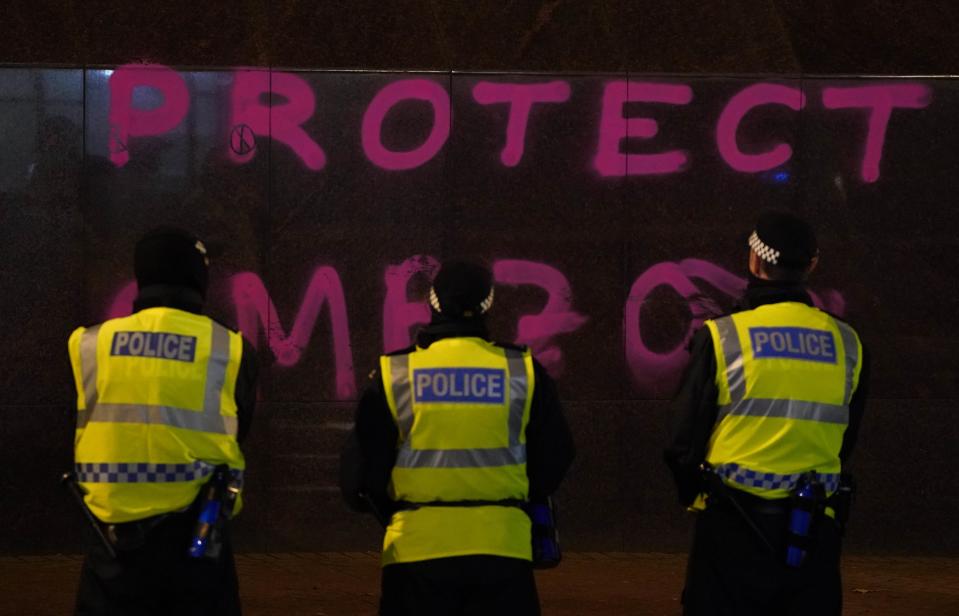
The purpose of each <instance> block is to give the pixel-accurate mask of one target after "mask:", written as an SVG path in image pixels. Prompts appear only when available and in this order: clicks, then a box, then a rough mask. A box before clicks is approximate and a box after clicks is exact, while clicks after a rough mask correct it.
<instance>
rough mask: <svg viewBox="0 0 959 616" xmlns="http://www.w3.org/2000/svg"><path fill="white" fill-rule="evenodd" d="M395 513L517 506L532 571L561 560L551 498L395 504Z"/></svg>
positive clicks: (550, 565) (553, 504) (561, 555)
mask: <svg viewBox="0 0 959 616" xmlns="http://www.w3.org/2000/svg"><path fill="white" fill-rule="evenodd" d="M395 505H396V511H415V510H417V509H420V508H422V507H516V508H517V509H520V510H521V511H523V512H524V513H526V515H527V516H529V519H530V523H531V526H530V536H531V540H532V560H533V568H534V569H552V568H553V567H556V566H558V565H559V563H560V561H561V560H562V559H563V554H562V550H561V549H560V544H559V530H558V529H557V527H556V505H555V503H554V502H553V499H552V498H551V497H549V498H547V499H546V500H545V502H540V501H524V500H520V499H516V498H506V499H502V500H459V501H429V502H425V503H413V502H409V501H396V503H395Z"/></svg>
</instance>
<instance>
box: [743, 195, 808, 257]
mask: <svg viewBox="0 0 959 616" xmlns="http://www.w3.org/2000/svg"><path fill="white" fill-rule="evenodd" d="M749 247H750V248H752V249H753V251H754V252H755V253H756V254H757V255H758V256H759V258H760V259H762V260H763V261H764V262H766V263H769V264H771V265H777V266H780V267H785V268H789V269H803V268H806V267H808V266H809V264H810V263H812V260H813V259H814V258H815V257H816V255H818V254H819V248H818V246H817V242H816V234H815V232H814V231H813V229H812V227H811V226H809V223H807V222H806V221H805V220H803V219H802V218H800V217H798V216H796V215H795V214H793V213H792V212H789V211H786V210H767V211H765V212H763V213H762V214H760V216H759V219H758V220H757V221H756V227H755V229H754V230H753V232H752V234H751V235H750V236H749Z"/></svg>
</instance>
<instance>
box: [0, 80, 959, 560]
mask: <svg viewBox="0 0 959 616" xmlns="http://www.w3.org/2000/svg"><path fill="white" fill-rule="evenodd" d="M957 104H959V82H957V81H955V80H950V79H936V78H922V79H913V78H884V79H878V78H877V79H870V78H810V77H804V78H802V79H798V78H797V79H789V78H770V79H765V80H763V79H757V78H746V77H737V76H713V77H693V76H682V75H676V76H662V75H659V76H644V75H637V74H625V73H623V74H615V73H613V74H601V75H600V74H582V75H571V74H556V75H549V74H528V75H521V74H478V73H448V72H446V73H422V74H416V73H369V72H367V73H363V72H322V71H295V72H294V71H277V70H274V71H269V70H265V69H264V70H261V69H235V70H231V69H224V70H179V69H175V68H170V67H165V66H159V65H150V64H130V65H125V66H121V67H115V68H110V69H87V70H81V69H54V68H33V67H31V68H0V135H2V136H3V140H4V148H3V150H2V151H0V246H2V249H3V258H2V259H0V272H2V281H3V282H2V290H3V294H2V298H0V305H2V311H0V314H2V315H3V325H4V327H3V328H2V329H0V339H2V347H0V348H3V349H4V356H3V358H2V359H0V383H2V388H0V443H2V446H0V502H2V506H0V552H3V553H24V552H26V553H29V552H45V551H71V550H75V549H76V547H77V540H76V537H77V534H78V528H79V525H80V523H81V522H80V519H79V516H78V515H77V514H76V512H75V511H74V510H73V509H72V505H71V503H70V502H69V501H68V500H67V498H66V497H65V495H63V494H61V491H60V488H59V487H58V485H57V477H58V474H59V472H62V470H64V469H66V468H67V467H69V465H70V462H71V455H72V449H71V446H72V427H73V415H74V412H75V411H74V408H73V404H74V398H75V395H74V393H73V391H72V381H71V376H70V373H69V366H68V361H67V355H66V339H67V336H68V335H69V333H70V331H71V330H72V329H73V328H74V327H76V326H77V325H81V324H91V323H94V322H98V321H102V320H104V319H105V318H108V317H110V316H118V315H121V314H125V313H127V312H128V311H129V310H130V304H131V301H132V298H133V295H134V293H135V287H134V286H133V285H132V263H131V255H132V248H133V244H134V242H135V239H136V238H137V237H138V236H139V235H140V234H141V233H143V232H144V231H145V230H147V229H149V228H151V227H153V226H156V225H159V224H177V225H180V226H185V227H188V228H190V229H192V230H194V231H195V232H196V233H198V234H200V235H201V236H202V237H204V238H205V239H206V242H207V245H208V247H209V248H210V253H211V256H212V259H213V271H212V286H211V302H210V312H211V314H213V315H214V316H216V317H217V318H219V319H220V320H222V321H223V322H225V323H228V324H231V325H233V326H235V327H237V328H239V329H241V330H242V332H243V334H244V335H245V336H247V337H248V338H249V339H250V340H251V341H252V342H254V343H255V344H256V346H257V348H258V351H259V359H260V367H261V381H260V386H259V397H260V402H259V407H258V410H257V416H256V418H255V421H254V427H253V432H252V434H251V437H250V439H249V441H248V442H247V443H246V446H245V449H246V451H247V455H248V461H249V469H250V470H249V473H248V486H247V499H246V502H247V507H246V509H245V511H244V513H243V515H242V517H241V518H240V520H239V521H238V524H237V528H236V532H237V535H238V541H239V544H240V548H241V549H256V550H272V551H302V550H333V549H336V550H358V549H375V548H376V546H377V544H378V542H379V535H378V531H377V527H376V525H375V523H374V522H373V521H372V520H371V519H368V518H364V517H362V516H358V515H353V514H350V513H348V512H347V511H346V510H345V508H344V506H343V505H342V504H341V503H340V500H339V494H338V490H337V488H336V478H337V455H338V451H339V447H340V444H341V442H342V440H343V439H344V437H345V434H346V430H347V429H348V428H349V426H350V422H351V419H352V410H353V406H354V404H355V400H356V398H357V396H358V393H359V392H360V391H361V390H362V388H363V387H364V386H365V383H366V381H367V376H366V375H367V374H368V372H369V371H370V370H371V369H372V368H373V367H374V366H375V365H376V357H377V355H378V354H380V353H382V352H383V351H385V350H392V349H395V348H399V347H403V346H406V345H408V344H409V343H410V341H411V336H412V334H413V333H414V332H415V329H416V327H417V326H419V325H420V324H422V323H423V322H424V321H425V320H426V319H427V318H428V310H427V308H426V292H427V290H428V288H429V279H430V276H431V275H433V274H434V273H435V271H436V269H437V267H438V266H439V264H440V263H441V262H442V260H443V259H444V258H449V257H453V256H461V255H472V256H475V257H479V258H482V259H486V260H488V261H489V263H490V264H491V266H492V267H493V270H494V275H495V279H496V283H497V294H496V306H495V308H494V311H493V314H492V318H491V328H492V330H493V332H494V334H495V335H496V336H497V337H499V338H501V339H503V340H505V341H512V342H518V343H523V344H528V345H530V346H531V347H532V348H533V350H534V353H535V354H536V356H537V357H538V358H539V360H540V361H541V362H542V363H543V364H544V365H545V366H546V367H547V368H548V369H549V370H550V372H551V373H552V374H553V375H554V376H555V377H556V378H557V379H558V382H559V387H560V392H561V395H562V397H563V399H564V401H565V403H566V412H567V415H568V418H569V421H570V423H571V425H572V426H573V429H574V432H575V436H576V439H577V444H578V448H579V457H578V459H577V461H576V464H575V466H574V468H573V470H572V471H571V473H570V476H569V478H568V480H567V481H566V483H565V485H564V487H563V488H562V491H561V494H560V502H561V503H562V525H563V536H564V540H565V542H566V545H567V546H568V547H569V548H570V549H578V550H613V551H618V550H627V551H648V550H679V549H683V548H684V547H685V546H686V543H687V540H688V535H687V531H688V523H689V518H688V517H686V515H685V514H684V512H683V511H682V510H681V509H680V508H679V507H678V506H677V505H676V502H675V496H674V489H673V487H672V485H671V481H670V478H669V475H668V473H667V471H666V468H665V466H664V465H663V463H662V462H661V451H662V448H663V445H664V443H665V433H666V423H667V404H668V399H669V397H670V396H671V395H672V394H673V392H674V391H675V388H676V385H677V383H678V380H679V378H680V376H681V374H682V371H683V368H684V366H685V364H686V361H687V354H686V352H685V343H686V341H688V339H689V336H690V335H691V334H692V332H693V331H694V330H695V329H696V328H697V327H699V326H700V325H701V323H702V321H703V319H705V318H709V317H710V316H716V315H718V314H722V313H723V312H726V311H729V310H730V309H731V308H732V306H733V304H734V302H735V299H736V297H737V296H738V295H739V294H740V293H741V291H742V289H743V287H744V284H745V280H744V276H745V258H746V253H747V247H746V237H747V235H748V233H749V231H750V230H751V228H750V227H751V223H752V221H753V220H754V219H755V216H756V214H757V213H758V212H759V211H760V210H761V209H762V208H764V207H767V206H780V207H787V208H790V209H792V210H794V211H796V212H797V213H800V214H802V215H804V216H806V217H808V218H809V219H811V220H813V221H815V224H816V226H817V229H818V232H819V235H820V243H821V252H822V262H821V267H820V270H819V271H818V272H817V274H816V275H815V276H814V278H813V281H812V290H813V291H814V292H815V294H816V299H817V302H818V303H819V305H820V306H822V307H823V308H825V309H827V310H830V311H832V312H834V313H835V314H838V315H841V316H843V317H845V318H846V319H847V320H849V321H850V322H851V323H852V324H854V325H855V326H856V327H857V328H858V329H859V331H860V332H861V334H862V337H863V340H864V341H865V343H866V344H867V345H868V347H869V348H870V350H871V353H872V359H873V382H872V387H871V400H870V404H869V408H868V411H867V412H868V416H867V417H866V418H865V421H864V425H863V432H862V434H861V438H860V446H859V449H858V451H857V452H856V454H855V457H854V467H855V470H856V471H857V473H858V475H859V481H860V485H861V494H860V497H859V500H858V502H857V505H856V511H855V513H854V516H855V518H854V522H853V526H852V529H851V535H850V538H849V542H850V547H851V548H853V549H857V550H860V551H863V550H878V551H891V552H899V551H912V552H923V553H948V552H952V553H955V552H956V550H957V549H959V538H957V534H956V533H955V532H948V531H944V530H943V529H949V528H950V525H951V524H952V523H953V521H954V520H955V518H956V516H957V515H959V496H957V494H959V489H957V488H959V485H957V483H959V482H957V480H956V478H955V475H954V473H952V471H951V465H950V463H951V461H952V454H953V453H954V451H955V449H956V445H957V443H959V438H957V429H956V421H955V418H954V408H955V405H956V400H957V398H959V359H957V354H956V349H957V348H959V344H957V342H959V336H957V334H956V329H955V328H954V327H953V326H952V317H953V316H954V315H955V314H956V313H957V308H959V285H957V284H956V271H957V265H959V257H957V249H959V236H957V234H956V229H957V224H959V213H957V209H956V207H955V198H956V197H955V195H956V194H957V192H959V175H957V174H956V172H955V167H956V163H955V161H956V154H955V153H956V151H957V149H959V137H957V135H959V116H957V114H956V108H957ZM904 520H905V521H908V523H905V524H904V523H903V521H904ZM920 521H921V523H920Z"/></svg>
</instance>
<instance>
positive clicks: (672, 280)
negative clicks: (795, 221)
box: [623, 259, 846, 397]
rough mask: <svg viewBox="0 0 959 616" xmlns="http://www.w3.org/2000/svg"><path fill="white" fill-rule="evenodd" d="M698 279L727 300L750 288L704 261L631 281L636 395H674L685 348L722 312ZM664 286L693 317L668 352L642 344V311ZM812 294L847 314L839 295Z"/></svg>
mask: <svg viewBox="0 0 959 616" xmlns="http://www.w3.org/2000/svg"><path fill="white" fill-rule="evenodd" d="M697 280H698V281H701V282H706V283H708V284H709V285H710V286H712V287H713V288H715V289H716V290H718V291H719V292H720V293H722V294H724V295H726V296H727V297H728V298H738V297H740V296H741V295H742V293H743V291H744V290H745V288H746V280H745V279H744V278H741V277H739V276H736V275H735V274H733V273H731V272H729V271H727V270H726V269H723V268H722V267H720V266H718V265H716V264H714V263H710V262H709V261H703V260H700V259H685V260H683V261H679V262H678V263H673V262H665V263H657V264H656V265H654V266H652V267H650V268H649V269H647V270H646V271H645V272H643V273H642V274H641V275H640V276H639V278H637V279H636V281H635V282H634V283H633V286H632V288H631V289H630V291H629V298H628V299H627V300H626V310H625V313H624V321H623V332H624V340H625V346H626V361H627V363H628V364H629V369H630V373H631V374H632V377H633V384H634V386H635V389H636V391H638V392H640V393H642V394H645V395H650V396H654V397H662V396H669V395H672V393H673V392H674V391H675V389H676V387H677V385H678V381H679V378H680V376H681V375H682V371H683V369H684V368H685V366H686V364H687V363H688V361H689V353H688V352H687V351H686V347H687V345H688V344H689V340H690V338H692V335H693V333H694V332H695V331H696V330H697V329H699V328H700V327H702V325H703V322H704V321H705V320H706V319H710V318H714V317H717V316H720V315H721V314H722V312H723V311H722V310H721V309H720V308H719V306H718V304H717V302H716V301H715V299H714V298H712V297H710V296H709V294H708V292H707V291H706V290H704V289H703V288H702V287H700V286H699V285H698V284H697V283H696V281H697ZM662 286H666V287H669V288H671V289H673V290H674V291H675V292H676V293H678V294H679V295H680V296H681V297H682V298H683V299H684V300H685V301H686V302H687V305H688V306H689V310H690V315H691V319H690V321H689V325H688V327H687V328H686V334H685V336H684V337H683V339H682V340H681V341H679V342H678V343H677V344H676V346H675V347H673V348H672V349H671V350H669V351H667V352H656V351H653V350H651V349H650V348H649V347H648V346H647V344H646V342H645V341H644V340H643V318H642V308H643V305H644V304H645V303H646V302H647V300H648V299H649V297H650V295H651V294H652V292H653V291H654V290H655V289H657V288H659V287H662ZM810 295H811V296H812V299H813V303H815V304H816V305H817V306H818V307H820V308H822V309H824V310H827V311H828V312H830V313H832V314H835V315H837V316H842V315H844V314H845V311H846V302H845V299H844V298H843V297H842V295H841V294H840V293H839V292H838V291H834V290H830V291H827V292H825V293H824V294H822V295H820V294H818V293H815V292H811V293H810Z"/></svg>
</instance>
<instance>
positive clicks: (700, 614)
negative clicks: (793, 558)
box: [683, 497, 842, 616]
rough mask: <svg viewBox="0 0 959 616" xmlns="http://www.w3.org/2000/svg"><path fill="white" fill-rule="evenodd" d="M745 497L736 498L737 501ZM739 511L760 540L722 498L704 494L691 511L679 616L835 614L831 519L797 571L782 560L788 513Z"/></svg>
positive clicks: (837, 594) (837, 598)
mask: <svg viewBox="0 0 959 616" xmlns="http://www.w3.org/2000/svg"><path fill="white" fill-rule="evenodd" d="M748 500H749V499H748V498H742V497H741V498H737V501H739V502H740V503H744V501H748ZM744 504H746V507H745V508H746V510H747V512H748V513H749V515H750V517H751V518H752V520H753V521H754V522H755V523H756V525H757V526H758V527H759V529H760V530H762V532H763V534H764V535H765V536H766V538H767V540H768V541H769V542H770V543H771V544H772V546H773V547H774V548H775V553H771V552H770V550H769V548H768V547H767V546H766V545H765V544H764V543H762V540H761V539H760V538H759V537H757V535H756V533H755V531H753V530H752V529H751V528H750V527H749V526H748V524H747V523H746V521H745V520H744V519H743V518H742V515H741V514H740V513H739V512H738V511H736V510H735V509H734V508H733V506H732V505H731V504H730V503H729V502H728V501H724V500H721V499H711V502H710V503H709V506H708V507H707V508H706V510H705V511H702V512H700V513H699V514H697V520H696V535H695V538H694V539H693V548H692V551H691V552H690V555H689V564H688V567H689V568H688V571H687V575H686V589H685V590H684V591H683V605H684V610H683V614H684V615H685V616H706V615H709V616H769V615H770V614H776V615H780V614H781V615H783V616H800V615H804V616H805V615H815V616H833V615H838V614H840V613H841V611H842V587H841V583H840V574H839V553H840V535H839V530H838V528H837V526H836V523H835V522H834V521H833V520H832V519H831V518H827V517H822V518H821V519H820V520H819V521H818V523H817V526H816V529H815V535H814V537H815V539H814V541H813V543H812V547H811V548H810V550H809V553H808V555H807V557H806V561H805V563H804V564H803V565H802V566H801V567H799V568H791V567H787V566H786V563H785V553H786V546H785V542H786V530H787V522H788V519H787V515H788V514H787V513H786V512H785V511H784V512H783V513H781V514H776V513H756V512H755V511H750V509H749V506H748V503H744Z"/></svg>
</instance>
